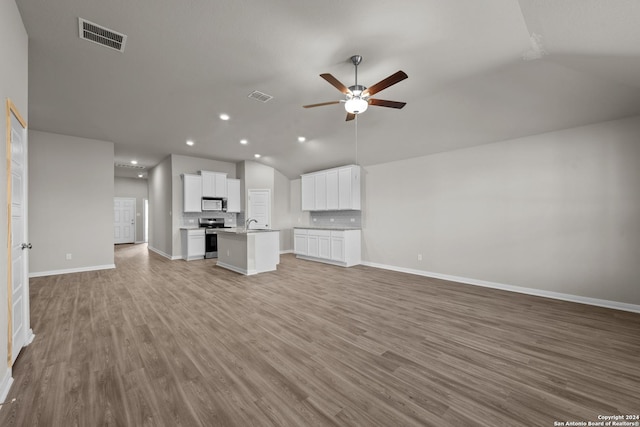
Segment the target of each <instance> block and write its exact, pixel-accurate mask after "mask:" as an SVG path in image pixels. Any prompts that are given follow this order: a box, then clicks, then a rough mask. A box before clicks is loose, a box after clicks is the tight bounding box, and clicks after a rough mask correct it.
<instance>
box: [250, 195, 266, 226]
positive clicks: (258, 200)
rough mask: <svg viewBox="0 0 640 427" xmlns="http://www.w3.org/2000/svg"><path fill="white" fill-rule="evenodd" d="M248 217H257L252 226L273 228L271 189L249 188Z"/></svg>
mask: <svg viewBox="0 0 640 427" xmlns="http://www.w3.org/2000/svg"><path fill="white" fill-rule="evenodd" d="M248 196H249V209H248V211H249V212H248V215H247V219H255V220H256V221H258V222H257V223H252V224H251V228H271V226H270V224H271V190H269V189H266V190H249V194H248Z"/></svg>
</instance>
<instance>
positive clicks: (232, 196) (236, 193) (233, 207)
mask: <svg viewBox="0 0 640 427" xmlns="http://www.w3.org/2000/svg"><path fill="white" fill-rule="evenodd" d="M227 212H232V213H233V212H240V180H239V179H231V178H227Z"/></svg>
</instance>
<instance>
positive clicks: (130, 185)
mask: <svg viewBox="0 0 640 427" xmlns="http://www.w3.org/2000/svg"><path fill="white" fill-rule="evenodd" d="M113 184H114V190H113V191H114V193H113V196H114V197H132V198H134V199H136V224H135V225H136V237H135V239H136V243H139V242H143V241H144V199H148V198H149V186H148V184H147V180H146V179H141V178H123V177H115V179H114V183H113Z"/></svg>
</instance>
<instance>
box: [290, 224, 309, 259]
mask: <svg viewBox="0 0 640 427" xmlns="http://www.w3.org/2000/svg"><path fill="white" fill-rule="evenodd" d="M293 252H294V253H295V254H300V255H307V254H308V253H309V239H308V236H307V230H299V229H296V230H294V232H293Z"/></svg>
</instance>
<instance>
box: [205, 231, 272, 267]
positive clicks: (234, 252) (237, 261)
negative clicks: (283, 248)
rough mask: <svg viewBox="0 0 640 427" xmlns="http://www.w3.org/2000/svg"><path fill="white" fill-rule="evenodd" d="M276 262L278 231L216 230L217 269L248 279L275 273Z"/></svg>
mask: <svg viewBox="0 0 640 427" xmlns="http://www.w3.org/2000/svg"><path fill="white" fill-rule="evenodd" d="M279 263H280V231H279V230H271V229H268V230H262V229H258V230H256V229H249V230H247V229H245V228H221V229H219V230H218V263H217V266H218V267H222V268H226V269H227V270H231V271H235V272H236V273H240V274H244V275H246V276H250V275H253V274H258V273H264V272H267V271H275V270H276V268H277V265H278V264H279Z"/></svg>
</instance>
